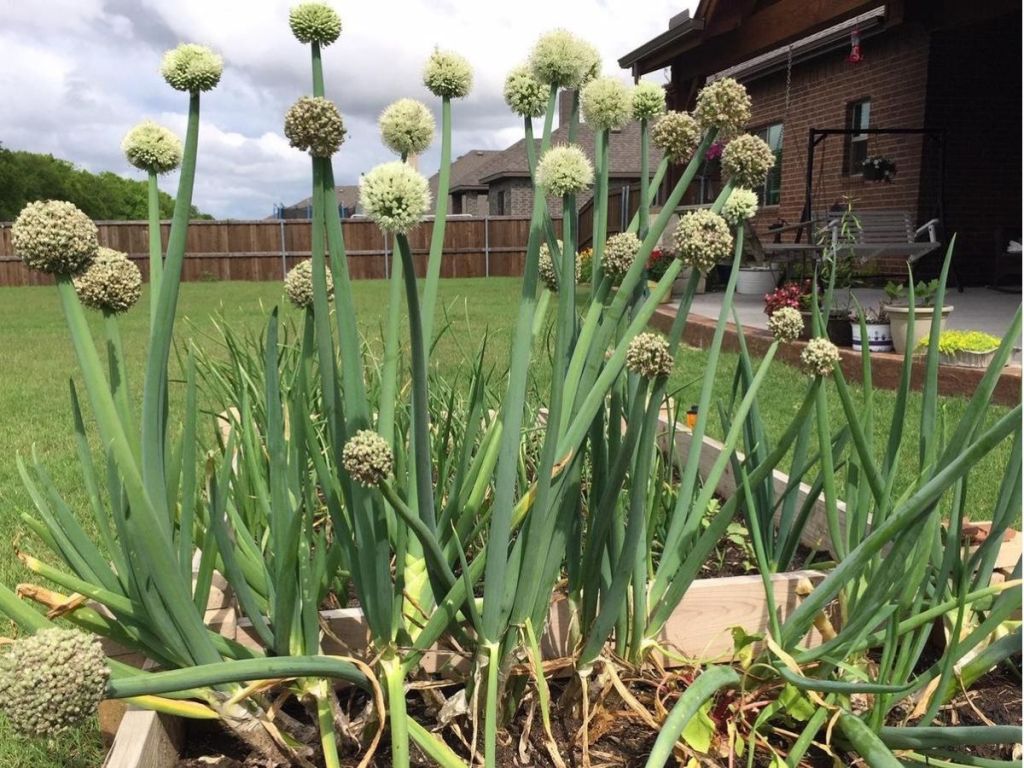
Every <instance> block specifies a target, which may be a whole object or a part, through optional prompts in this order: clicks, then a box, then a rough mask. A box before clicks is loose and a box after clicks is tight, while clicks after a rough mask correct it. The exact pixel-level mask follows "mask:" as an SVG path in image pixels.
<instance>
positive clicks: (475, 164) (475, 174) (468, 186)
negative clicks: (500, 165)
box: [430, 149, 501, 197]
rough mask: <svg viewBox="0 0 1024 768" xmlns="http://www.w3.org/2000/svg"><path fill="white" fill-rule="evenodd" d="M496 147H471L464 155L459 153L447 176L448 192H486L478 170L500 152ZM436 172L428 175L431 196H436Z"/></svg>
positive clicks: (485, 186)
mask: <svg viewBox="0 0 1024 768" xmlns="http://www.w3.org/2000/svg"><path fill="white" fill-rule="evenodd" d="M500 152H501V150H497V149H471V150H469V152H466V153H465V154H464V155H460V156H459V157H457V158H456V159H455V161H454V162H453V163H452V165H451V171H450V176H449V177H448V191H449V192H472V191H478V192H486V191H487V185H486V184H482V183H481V182H480V170H481V169H482V168H484V167H485V166H486V165H487V163H488V161H490V160H491V158H493V157H494V156H495V155H498V154H500ZM437 184H438V174H436V173H435V174H434V175H433V176H431V177H430V194H431V197H436V196H437Z"/></svg>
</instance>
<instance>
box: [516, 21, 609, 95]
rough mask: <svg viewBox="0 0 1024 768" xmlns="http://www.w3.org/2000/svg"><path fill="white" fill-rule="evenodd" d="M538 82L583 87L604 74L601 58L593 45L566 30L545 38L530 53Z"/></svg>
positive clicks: (546, 35) (551, 33)
mask: <svg viewBox="0 0 1024 768" xmlns="http://www.w3.org/2000/svg"><path fill="white" fill-rule="evenodd" d="M530 69H531V70H532V71H533V76H534V77H535V78H537V80H538V81H540V82H541V83H543V84H544V85H547V86H555V87H557V88H582V87H583V86H584V85H585V84H586V83H588V82H590V81H591V80H593V79H594V78H595V77H597V74H598V72H600V71H601V56H600V54H598V52H597V49H596V48H594V46H592V45H591V44H590V43H587V42H584V41H583V40H580V39H579V38H577V37H576V36H575V35H573V34H572V33H571V32H569V31H567V30H565V29H555V30H553V31H551V32H548V33H547V34H545V35H542V36H541V38H540V40H538V41H537V44H536V45H535V46H534V47H533V52H532V53H531V54H530Z"/></svg>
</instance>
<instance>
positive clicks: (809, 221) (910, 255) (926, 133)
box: [764, 128, 963, 293]
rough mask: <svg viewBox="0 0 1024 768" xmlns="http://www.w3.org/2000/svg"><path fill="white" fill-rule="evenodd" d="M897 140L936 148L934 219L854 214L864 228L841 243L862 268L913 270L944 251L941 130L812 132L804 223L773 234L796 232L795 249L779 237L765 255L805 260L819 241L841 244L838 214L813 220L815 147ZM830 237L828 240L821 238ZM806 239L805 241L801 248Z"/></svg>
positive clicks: (882, 212)
mask: <svg viewBox="0 0 1024 768" xmlns="http://www.w3.org/2000/svg"><path fill="white" fill-rule="evenodd" d="M864 134H867V135H895V136H923V137H924V138H925V140H926V141H932V142H935V145H936V146H937V149H938V158H939V160H938V165H939V167H938V200H937V202H936V207H935V213H936V215H935V216H934V217H933V218H930V219H928V220H927V221H925V222H923V223H916V222H915V220H914V217H913V215H912V214H911V212H910V211H905V210H898V209H854V214H855V215H856V217H857V221H858V222H859V224H860V227H859V229H858V230H857V231H856V233H855V235H854V240H853V241H852V242H847V243H843V249H844V250H845V251H847V252H848V253H850V254H851V255H852V256H853V257H854V258H855V259H856V260H857V261H858V262H860V263H862V264H863V263H867V262H869V261H872V260H875V259H880V258H886V257H894V256H895V257H899V256H902V257H905V258H906V260H907V263H908V264H909V265H914V264H916V263H917V262H918V261H920V260H921V259H922V258H924V257H925V256H928V255H929V254H931V253H933V252H935V251H937V250H939V249H940V247H941V246H942V242H941V240H940V238H939V232H940V227H941V223H942V218H943V200H944V195H943V192H944V182H945V173H944V154H945V153H944V148H945V141H944V134H943V132H942V131H940V130H930V129H927V128H811V129H810V131H809V134H808V141H807V176H806V189H805V196H804V206H803V211H802V213H801V216H800V218H801V221H800V223H799V224H795V225H792V226H789V227H785V228H781V229H777V230H775V232H776V233H777V235H781V233H782V232H783V231H786V230H790V231H792V230H795V231H796V236H795V238H794V241H793V242H792V243H783V242H780V240H781V237H778V236H777V238H776V242H774V243H766V244H765V245H764V250H765V252H766V253H775V254H785V253H790V254H792V253H794V252H801V253H802V254H803V255H807V254H808V251H814V250H816V249H818V248H820V247H821V246H819V245H817V244H815V241H820V239H824V242H825V244H826V245H831V246H833V247H836V246H838V245H839V242H840V231H839V230H840V220H839V217H838V216H836V215H835V213H834V212H831V211H829V212H821V213H819V214H818V215H817V216H815V215H814V156H815V150H816V148H817V146H818V145H819V144H820V143H822V142H823V141H824V140H825V139H827V138H828V137H829V136H852V135H864ZM822 232H827V233H828V234H827V235H825V237H824V238H820V237H819V236H820V235H821V234H822ZM805 233H806V236H807V240H806V241H805V242H801V239H802V237H803V235H804V234H805ZM953 275H954V279H955V280H956V284H957V288H958V289H959V290H960V292H961V293H962V292H963V285H962V283H961V281H960V277H959V275H958V274H957V271H956V267H955V266H954V267H953Z"/></svg>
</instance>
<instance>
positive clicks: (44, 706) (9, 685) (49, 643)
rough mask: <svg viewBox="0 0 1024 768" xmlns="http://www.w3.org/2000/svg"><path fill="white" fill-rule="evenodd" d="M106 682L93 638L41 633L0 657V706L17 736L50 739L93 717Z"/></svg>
mask: <svg viewBox="0 0 1024 768" xmlns="http://www.w3.org/2000/svg"><path fill="white" fill-rule="evenodd" d="M109 678H110V670H109V669H108V668H107V665H106V657H105V656H104V655H103V647H102V646H101V645H100V643H99V641H98V640H97V639H96V638H95V637H93V636H91V635H87V634H85V633H83V632H79V631H78V630H74V629H56V628H54V629H42V630H40V631H39V632H37V633H36V634H34V635H29V636H27V637H22V638H20V639H18V640H16V641H15V642H13V643H11V644H10V645H9V646H8V647H7V649H6V651H4V652H3V653H0V705H2V706H3V707H4V710H5V714H6V716H7V719H8V721H9V722H10V723H11V725H12V726H13V727H14V729H15V730H17V731H18V732H19V733H22V734H24V735H26V736H55V735H57V734H59V733H61V732H62V731H65V730H67V729H68V728H71V727H73V726H75V725H78V724H80V723H82V722H84V721H85V720H87V719H88V718H89V717H90V716H92V715H93V714H94V713H95V711H96V705H97V704H99V703H100V701H102V699H103V697H104V695H105V694H106V690H107V680H108V679H109Z"/></svg>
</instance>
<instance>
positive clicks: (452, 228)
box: [0, 216, 561, 286]
mask: <svg viewBox="0 0 1024 768" xmlns="http://www.w3.org/2000/svg"><path fill="white" fill-rule="evenodd" d="M96 225H97V227H98V229H99V241H100V245H105V246H107V247H108V248H114V249H116V250H119V251H124V252H125V253H127V254H128V256H129V258H131V259H132V260H133V261H135V263H136V264H138V266H139V269H141V270H142V274H143V277H144V278H146V279H148V272H149V264H148V259H149V234H148V228H147V225H146V222H144V221H100V222H96ZM555 225H556V228H560V225H561V222H558V221H556V222H555ZM342 229H343V231H344V234H345V246H346V251H347V254H348V264H349V272H350V274H351V276H352V278H353V279H356V280H360V279H373V278H385V277H387V276H388V274H389V271H390V266H389V262H390V259H389V255H390V253H391V246H392V243H391V242H390V240H389V238H387V237H386V236H385V235H384V234H383V233H382V232H381V231H380V230H379V229H378V228H377V226H376V225H375V224H374V223H373V222H371V221H368V220H366V219H346V220H345V221H343V222H342ZM432 229H433V222H432V221H429V220H428V221H426V222H424V223H423V224H421V225H420V226H418V227H416V228H415V229H413V230H412V231H410V232H409V244H410V246H411V247H412V252H413V260H414V262H415V263H416V272H417V274H418V275H419V276H423V275H424V274H425V272H426V264H427V254H428V252H429V248H430V236H431V231H432ZM161 231H162V237H163V244H164V247H165V248H166V246H167V236H168V233H169V231H170V222H169V221H165V222H163V224H162V227H161ZM529 232H530V220H529V218H526V217H518V216H489V217H483V218H476V217H464V218H462V217H458V218H453V219H449V220H448V223H447V226H446V227H445V236H444V256H443V258H442V261H441V276H442V277H499V276H518V275H521V274H522V271H523V264H524V262H525V259H526V242H527V238H528V236H529ZM311 239H312V226H311V222H309V221H308V220H296V219H264V220H260V221H201V220H197V221H193V222H192V223H191V225H190V226H189V230H188V239H187V241H186V245H185V264H184V267H183V269H182V279H183V280H280V279H281V278H282V277H283V275H284V273H285V271H287V270H288V269H291V267H292V266H294V265H295V264H296V263H298V262H299V261H301V260H302V259H305V258H308V257H309V255H310V248H311ZM49 282H52V279H51V278H50V277H49V275H45V274H43V273H41V272H36V271H35V270H30V269H29V268H28V267H26V266H25V265H24V264H23V263H22V261H21V260H20V259H19V258H18V257H17V256H16V255H15V254H14V248H13V247H12V244H11V224H10V222H0V286H6V285H41V284H45V283H49Z"/></svg>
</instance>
